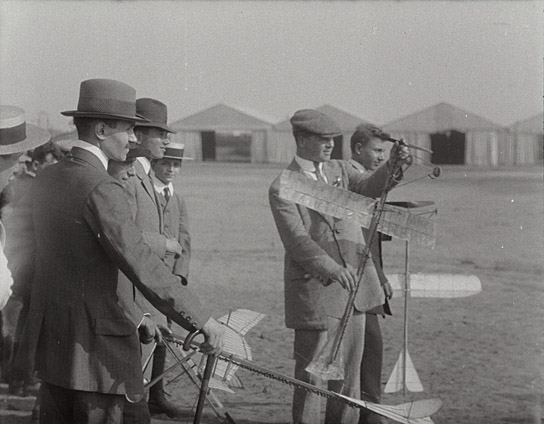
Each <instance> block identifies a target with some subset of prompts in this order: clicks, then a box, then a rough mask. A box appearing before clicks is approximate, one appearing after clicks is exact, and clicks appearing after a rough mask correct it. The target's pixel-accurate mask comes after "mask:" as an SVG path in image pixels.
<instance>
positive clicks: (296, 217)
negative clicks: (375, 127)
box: [269, 160, 388, 329]
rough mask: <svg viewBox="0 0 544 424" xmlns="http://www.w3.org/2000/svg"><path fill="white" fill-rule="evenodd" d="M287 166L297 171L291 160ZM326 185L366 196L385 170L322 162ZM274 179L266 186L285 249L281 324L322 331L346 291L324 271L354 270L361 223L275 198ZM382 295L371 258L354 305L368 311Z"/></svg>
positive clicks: (374, 193)
mask: <svg viewBox="0 0 544 424" xmlns="http://www.w3.org/2000/svg"><path fill="white" fill-rule="evenodd" d="M287 169H289V170H291V171H296V172H300V173H303V172H302V169H301V168H300V166H299V165H298V163H297V162H296V161H295V160H293V161H292V162H291V164H290V165H289V166H288V168H287ZM323 172H324V174H325V176H326V178H327V181H328V182H329V183H331V182H334V183H335V185H337V186H338V187H340V188H343V189H345V190H351V191H354V192H357V193H360V194H363V195H365V196H368V197H374V198H376V197H378V196H380V195H381V193H382V189H383V187H384V184H385V181H386V178H387V174H388V169H387V166H384V167H382V168H380V169H379V170H377V171H376V172H375V173H374V174H373V175H371V176H370V177H368V176H363V175H361V174H359V173H358V172H357V171H355V170H354V169H353V168H352V167H351V165H350V164H349V163H348V162H345V161H338V160H332V161H329V162H325V163H323ZM279 186H280V184H279V177H278V178H276V180H274V182H273V183H272V185H271V186H270V190H269V200H270V207H271V209H272V214H273V216H274V220H275V222H276V227H277V229H278V232H279V235H280V238H281V240H282V242H283V245H284V247H285V267H284V283H285V322H286V325H287V327H288V328H295V329H327V317H328V316H332V317H336V318H340V317H341V316H342V315H343V313H344V310H345V307H346V304H347V301H348V296H349V293H348V291H347V290H344V289H343V288H342V287H341V285H340V284H338V283H336V282H335V283H332V284H331V282H330V275H331V274H332V273H333V272H335V271H337V270H338V268H341V267H345V266H346V265H347V264H349V265H351V266H352V267H354V268H355V269H357V268H358V266H359V263H360V262H361V259H362V257H363V251H364V248H365V241H364V238H363V233H362V231H361V227H360V226H358V225H357V224H356V223H355V222H353V221H352V220H348V219H336V218H332V217H330V216H326V215H322V214H320V213H318V212H316V211H314V210H311V209H308V208H306V207H304V206H300V205H297V204H295V203H291V202H288V201H286V200H283V199H281V198H280V197H279ZM384 300H385V296H384V292H383V289H382V287H381V285H380V282H379V280H378V276H377V274H376V269H375V268H374V264H373V263H372V260H369V261H367V263H366V268H365V272H364V274H363V279H362V281H361V286H360V288H359V291H358V293H357V296H356V299H355V309H356V310H357V311H360V312H365V311H368V310H370V309H372V308H374V307H376V306H378V305H382V304H383V303H384Z"/></svg>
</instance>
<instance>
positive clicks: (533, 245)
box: [0, 162, 544, 424]
mask: <svg viewBox="0 0 544 424" xmlns="http://www.w3.org/2000/svg"><path fill="white" fill-rule="evenodd" d="M281 168H282V167H279V166H272V165H260V166H257V165H249V164H225V163H224V164H220V163H215V164H212V163H191V162H186V163H184V165H183V168H182V173H181V176H180V178H179V180H178V181H177V185H176V187H177V189H179V191H180V192H182V193H183V194H184V196H185V198H186V201H187V204H188V208H189V214H190V220H191V222H190V224H191V234H192V246H193V256H192V265H191V275H190V285H191V287H192V288H193V289H194V290H195V291H196V292H197V293H198V294H199V295H200V296H201V298H202V299H205V300H206V303H207V304H208V306H209V307H210V308H212V310H213V311H214V314H215V315H216V316H218V317H219V316H221V315H223V314H225V313H227V312H228V311H229V310H232V309H237V308H246V309H252V310H254V311H258V312H262V313H264V314H266V315H267V316H266V318H265V319H264V320H263V321H262V322H261V323H260V324H258V326H256V327H255V328H254V329H253V330H252V331H251V332H250V333H249V334H248V336H247V337H246V338H247V340H248V342H249V344H250V345H251V346H252V349H253V360H254V362H255V363H258V364H260V365H263V366H266V367H268V368H271V369H273V370H275V371H278V372H280V373H284V374H287V375H291V374H292V369H293V364H294V361H293V360H292V358H291V357H292V347H291V346H292V340H293V334H292V331H291V330H287V329H286V328H285V327H284V323H283V281H282V272H283V246H282V245H281V242H280V240H279V237H278V235H277V232H276V228H275V226H274V222H273V220H272V216H271V213H270V210H269V206H268V197H267V191H268V186H269V185H270V183H271V181H272V180H273V179H274V178H275V176H276V175H277V174H278V173H279V172H280V170H281ZM421 174H422V172H421V170H414V171H413V172H409V173H408V174H407V175H406V179H407V180H410V179H411V178H413V177H417V176H418V175H421ZM390 199H391V200H432V201H434V202H435V203H436V207H437V210H438V214H437V215H436V216H435V217H434V219H435V220H436V222H437V243H436V247H435V249H434V250H429V249H426V248H420V247H417V246H411V259H410V267H411V270H412V272H421V273H424V272H442V273H456V274H473V275H476V276H478V277H479V278H480V280H481V281H482V286H483V291H482V292H481V293H479V294H477V295H475V296H472V297H467V298H461V299H438V298H437V299H433V298H425V299H410V304H409V323H410V325H409V351H410V354H411V357H412V359H413V362H414V365H415V368H416V369H417V372H418V374H419V376H420V379H421V381H422V383H423V386H424V389H425V390H424V392H421V393H408V394H407V396H406V397H403V396H402V394H385V395H384V396H383V403H386V404H397V403H402V402H406V401H408V400H415V399H423V398H434V397H438V398H440V399H441V400H442V401H443V407H442V409H441V410H440V411H439V412H438V413H436V414H435V415H434V416H433V417H432V418H433V421H434V422H435V423H440V424H454V423H455V424H457V423H465V424H486V423H488V424H491V423H493V424H497V423H505V424H506V423H509V424H517V423H540V422H541V416H542V399H543V398H544V388H543V386H544V356H543V343H544V337H543V330H542V328H543V325H542V323H543V322H544V321H543V319H544V308H543V306H544V295H543V290H542V282H543V278H542V276H543V270H544V265H543V264H544V261H543V252H544V250H543V247H544V236H543V228H544V227H543V217H544V199H543V191H542V168H541V167H535V168H529V169H527V168H512V169H506V170H503V169H501V170H495V169H476V168H467V167H445V168H444V169H443V174H442V176H441V177H440V178H439V179H435V180H430V179H423V180H421V181H418V182H414V183H413V184H408V185H406V186H404V187H400V188H398V189H395V190H394V191H393V192H392V193H391V195H390ZM384 250H385V255H384V262H385V269H386V272H400V271H401V270H402V269H403V266H404V265H403V264H404V243H403V242H401V241H399V240H396V241H395V240H394V241H391V242H387V243H386V244H384ZM403 305H404V303H403V300H402V299H400V298H396V299H395V298H394V299H393V301H392V308H393V312H394V316H393V317H390V318H387V319H386V320H381V327H382V331H383V336H384V345H385V352H384V367H383V376H382V380H383V384H384V385H385V382H386V381H387V379H388V377H389V375H390V373H391V371H392V369H393V366H394V364H395V362H396V360H397V358H398V355H399V352H400V350H401V348H402V339H403ZM173 375H174V374H172V376H173ZM237 375H238V376H239V377H240V378H241V380H242V382H243V384H244V386H245V388H244V389H237V390H236V393H235V394H234V395H232V394H227V393H224V392H216V394H217V396H218V398H220V399H221V401H222V402H223V405H224V410H225V411H228V413H229V414H230V415H231V416H232V418H233V419H234V421H235V422H236V423H244V424H249V423H263V424H264V423H268V424H272V423H274V424H275V423H278V424H279V423H288V422H289V421H290V402H291V399H290V398H291V393H292V389H291V388H290V387H289V386H286V385H283V384H281V383H278V382H275V381H272V380H269V379H266V378H263V377H261V376H256V375H254V374H251V373H249V372H247V371H244V370H240V371H238V374H237ZM167 389H168V391H169V392H170V393H171V394H172V398H173V399H175V400H176V401H178V402H179V403H181V404H182V405H183V406H185V407H187V408H191V407H193V406H194V404H195V402H196V389H195V388H194V387H192V385H191V384H190V383H189V381H188V379H187V377H182V378H180V379H178V380H176V381H175V382H174V383H172V384H170V385H169V386H168V388H167ZM11 400H12V401H13V399H11ZM9 401H10V399H9V398H4V400H3V401H2V402H3V409H4V411H2V412H3V414H2V416H0V423H10V424H15V423H17V424H18V423H22V422H27V421H28V420H29V417H28V414H27V415H26V416H22V417H21V416H18V415H13V414H10V411H7V410H5V409H6V408H7V404H8V403H9ZM12 403H13V402H12ZM20 409H23V410H24V409H25V408H24V407H22V408H20ZM14 413H15V412H14ZM18 414H19V415H24V413H18ZM166 420H168V419H167V418H166V417H163V416H156V417H154V419H153V422H154V423H156V424H159V423H161V422H164V421H166ZM177 422H180V421H177ZM182 422H192V419H188V420H185V421H182ZM202 422H203V423H206V424H208V423H209V424H211V423H219V422H221V421H220V420H219V419H217V418H216V417H215V415H214V414H213V412H212V410H211V409H210V408H209V407H206V409H205V417H204V419H203V421H202Z"/></svg>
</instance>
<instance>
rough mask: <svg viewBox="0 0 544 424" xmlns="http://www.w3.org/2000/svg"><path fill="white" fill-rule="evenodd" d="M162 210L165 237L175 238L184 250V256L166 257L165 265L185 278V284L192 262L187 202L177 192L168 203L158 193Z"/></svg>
mask: <svg viewBox="0 0 544 424" xmlns="http://www.w3.org/2000/svg"><path fill="white" fill-rule="evenodd" d="M157 197H158V199H159V204H160V207H161V210H162V211H163V222H164V235H165V236H167V237H170V238H174V239H176V240H177V241H178V243H179V244H180V246H181V247H182V249H183V252H182V255H181V256H180V257H178V258H176V257H175V256H174V255H166V258H165V259H164V263H165V264H166V266H168V268H170V269H171V270H172V273H173V274H175V275H178V276H180V277H183V279H184V280H185V282H186V281H187V280H188V278H189V262H190V260H191V236H190V234H189V218H188V214H187V206H186V205H185V200H184V199H183V198H182V197H181V196H180V195H179V194H178V193H176V192H174V193H172V196H171V197H170V199H169V200H168V202H167V201H166V198H165V197H164V196H163V195H162V194H160V193H157Z"/></svg>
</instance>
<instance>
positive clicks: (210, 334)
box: [200, 318, 225, 355]
mask: <svg viewBox="0 0 544 424" xmlns="http://www.w3.org/2000/svg"><path fill="white" fill-rule="evenodd" d="M202 332H203V333H204V336H205V337H206V340H205V341H204V343H202V344H201V345H200V350H202V352H203V353H205V354H206V355H217V354H219V353H221V351H222V350H223V347H224V346H225V340H224V335H225V326H224V325H223V324H220V323H218V322H217V321H216V320H214V319H213V318H210V319H209V320H208V321H207V322H206V324H204V327H202Z"/></svg>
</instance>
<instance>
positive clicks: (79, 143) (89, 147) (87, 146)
mask: <svg viewBox="0 0 544 424" xmlns="http://www.w3.org/2000/svg"><path fill="white" fill-rule="evenodd" d="M73 146H74V147H79V148H80V149H83V150H86V151H88V152H89V153H92V154H93V155H95V156H96V157H97V158H98V159H99V160H100V162H101V163H102V165H104V169H105V170H107V169H108V162H109V161H110V159H109V158H108V157H107V156H106V154H105V153H104V152H103V151H102V150H101V149H100V148H99V147H98V146H95V145H94V144H91V143H89V142H87V141H84V140H76V141H74V144H73Z"/></svg>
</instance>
